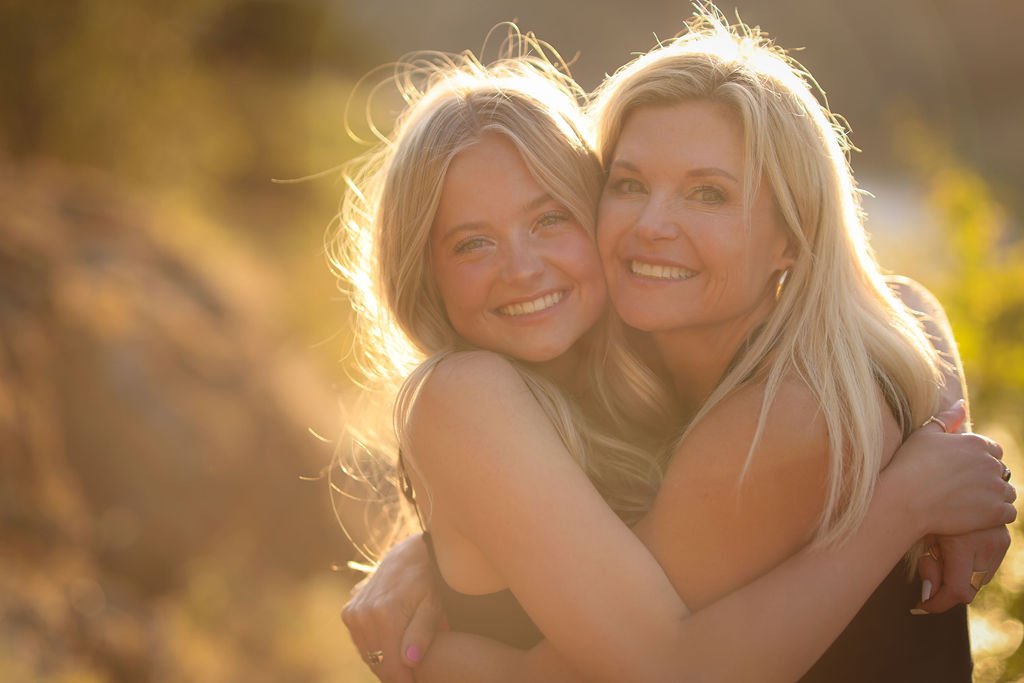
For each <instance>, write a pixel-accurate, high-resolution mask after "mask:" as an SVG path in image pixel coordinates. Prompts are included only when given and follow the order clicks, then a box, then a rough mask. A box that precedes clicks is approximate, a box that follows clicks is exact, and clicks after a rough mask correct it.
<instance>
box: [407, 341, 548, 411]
mask: <svg viewBox="0 0 1024 683" xmlns="http://www.w3.org/2000/svg"><path fill="white" fill-rule="evenodd" d="M421 382H422V383H421V385H420V387H419V388H418V391H417V395H416V399H415V406H416V410H417V411H418V410H421V409H423V408H440V409H444V408H445V407H447V408H448V409H450V410H460V411H461V410H474V406H476V407H478V408H480V409H484V408H486V407H487V406H488V405H490V404H492V403H493V402H495V400H503V399H508V398H510V397H512V396H516V395H527V394H528V389H527V387H526V384H525V382H524V381H523V379H522V377H521V376H520V374H519V372H518V371H517V370H516V368H515V366H513V365H512V362H511V361H510V360H509V359H508V358H506V357H504V356H502V355H500V354H497V353H492V352H490V351H462V352H458V353H452V354H448V355H447V356H445V357H444V358H443V359H441V360H440V361H438V362H437V363H436V364H435V365H434V366H433V367H432V368H431V369H430V371H429V375H428V376H426V377H425V378H423V379H422V380H421ZM414 412H416V411H414Z"/></svg>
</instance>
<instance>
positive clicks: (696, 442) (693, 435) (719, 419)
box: [670, 375, 829, 477]
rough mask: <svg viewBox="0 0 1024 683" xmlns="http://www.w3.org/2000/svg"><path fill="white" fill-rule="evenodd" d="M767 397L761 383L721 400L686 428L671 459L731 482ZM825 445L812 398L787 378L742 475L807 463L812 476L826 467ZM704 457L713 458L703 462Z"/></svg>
mask: <svg viewBox="0 0 1024 683" xmlns="http://www.w3.org/2000/svg"><path fill="white" fill-rule="evenodd" d="M766 391H767V387H766V385H765V384H764V383H755V384H750V385H747V386H744V387H741V388H739V389H737V390H736V391H734V392H732V393H731V394H730V395H729V396H727V397H725V398H724V399H723V400H722V401H720V402H719V403H718V404H717V405H715V406H714V407H713V408H712V409H711V410H710V411H709V412H708V413H707V415H706V416H705V417H704V418H703V419H701V420H700V421H699V422H698V423H697V424H695V425H694V426H693V427H692V428H691V430H690V432H689V433H688V434H687V437H686V438H685V439H684V440H683V441H682V442H680V444H679V446H678V448H677V452H676V456H682V460H683V461H686V460H692V459H700V460H701V461H704V462H705V467H707V466H708V464H710V467H711V468H713V469H714V470H718V471H719V472H718V474H719V475H720V476H723V477H735V476H737V475H738V473H739V472H741V471H744V470H745V469H746V464H747V460H748V455H751V450H750V449H751V445H752V444H755V436H756V435H757V428H758V423H759V421H760V419H761V413H762V410H763V406H764V401H765V395H766ZM828 443H829V441H828V428H827V426H826V422H825V418H824V415H823V414H822V413H821V409H820V406H819V403H818V400H817V398H816V397H815V395H814V392H813V391H811V389H810V387H808V386H807V384H806V383H805V382H803V381H802V380H801V379H800V378H799V377H797V376H796V375H792V376H789V377H786V378H784V379H783V381H782V382H781V384H780V385H779V386H778V388H777V391H776V392H775V395H774V396H773V397H772V400H771V402H770V405H769V406H768V410H767V412H766V413H765V416H764V427H763V430H762V431H761V434H760V436H759V438H758V439H757V441H756V446H755V448H754V450H753V453H752V460H751V461H750V463H751V468H750V470H749V471H748V472H747V474H748V475H751V476H754V475H756V473H757V472H764V471H766V470H768V469H779V468H784V469H788V468H789V467H790V466H792V465H793V464H795V463H798V462H805V463H808V464H809V465H810V467H809V473H811V472H813V471H816V470H818V468H819V467H824V466H825V465H826V464H827V457H828ZM709 452H713V453H714V458H708V457H707V455H708V453H709ZM674 463H675V460H673V464H674ZM670 471H671V470H670Z"/></svg>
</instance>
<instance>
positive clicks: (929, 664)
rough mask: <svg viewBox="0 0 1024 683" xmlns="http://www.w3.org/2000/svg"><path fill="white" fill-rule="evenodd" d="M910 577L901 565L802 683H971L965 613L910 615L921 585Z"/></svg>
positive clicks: (959, 609)
mask: <svg viewBox="0 0 1024 683" xmlns="http://www.w3.org/2000/svg"><path fill="white" fill-rule="evenodd" d="M906 572H907V570H906V566H905V565H904V564H903V563H902V562H901V563H900V564H898V565H896V567H895V568H893V570H892V571H891V572H890V573H889V576H887V577H885V580H884V581H882V583H881V584H880V585H879V586H878V588H876V589H875V592H874V593H872V594H871V597H869V598H868V601H867V602H866V603H864V606H863V607H862V608H861V610H860V612H858V613H857V616H856V617H854V619H853V621H852V622H850V625H849V626H847V627H846V629H845V630H844V631H843V632H842V634H841V635H840V636H839V638H838V639H836V641H835V642H834V643H832V646H831V647H829V649H828V650H827V651H826V652H825V654H824V655H823V656H822V658H821V659H819V660H818V662H817V663H816V664H815V665H814V666H813V667H812V668H811V670H810V671H809V672H807V675H805V676H804V677H803V678H801V679H800V681H801V682H802V683H855V682H856V683H861V682H862V681H883V682H884V681H892V682H894V683H895V682H897V681H899V682H901V683H902V682H903V681H928V683H970V681H971V670H972V669H973V663H972V661H971V645H970V639H969V638H968V635H967V608H966V607H965V606H964V605H957V606H956V607H954V608H953V609H951V610H949V611H948V612H944V613H942V614H934V615H932V614H929V615H921V616H914V615H912V614H911V613H910V609H911V608H912V607H913V606H914V605H915V604H917V602H918V600H920V598H921V584H920V583H919V582H918V581H916V580H915V581H908V580H907V578H906Z"/></svg>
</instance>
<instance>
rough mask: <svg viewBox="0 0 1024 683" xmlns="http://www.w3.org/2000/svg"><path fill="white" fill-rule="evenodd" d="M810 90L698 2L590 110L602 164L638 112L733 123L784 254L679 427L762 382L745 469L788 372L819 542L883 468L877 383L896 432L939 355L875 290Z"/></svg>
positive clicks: (837, 161) (752, 188)
mask: <svg viewBox="0 0 1024 683" xmlns="http://www.w3.org/2000/svg"><path fill="white" fill-rule="evenodd" d="M816 88H817V86H816V84H815V83H814V81H813V80H812V79H811V77H810V75H809V74H808V73H807V72H806V71H804V70H803V68H802V67H801V66H800V65H799V64H798V63H797V62H795V61H794V60H792V59H791V58H789V57H788V56H787V55H786V54H785V53H784V52H783V51H782V50H781V49H779V48H778V47H776V46H774V45H773V44H772V43H771V42H770V41H769V40H768V39H767V38H766V37H765V36H763V35H762V34H761V33H760V32H759V31H758V30H757V29H756V28H753V29H752V28H749V27H747V26H744V25H743V24H737V25H732V26H730V25H729V24H728V23H727V22H726V21H725V20H724V18H723V17H722V15H721V14H720V13H718V12H717V11H716V10H714V9H713V8H710V6H704V7H702V8H700V9H699V10H698V12H697V14H696V15H695V18H694V19H693V20H691V21H690V22H689V24H688V27H687V30H686V32H685V33H683V34H681V35H680V36H678V37H677V38H675V39H673V40H671V41H668V42H666V43H664V44H661V45H659V46H657V47H656V48H654V49H653V50H651V51H650V52H648V53H646V54H644V55H642V56H640V57H638V58H636V59H635V60H633V61H632V62H630V63H629V64H627V65H625V66H624V67H622V68H621V69H620V70H619V71H617V72H616V73H615V74H614V75H613V76H611V77H609V78H608V79H607V80H606V81H605V82H604V83H603V84H602V85H601V87H600V88H599V89H598V91H597V92H596V93H595V99H594V101H593V103H592V109H591V112H590V114H591V117H592V120H593V121H594V125H595V130H596V145H597V149H598V152H599V154H600V156H601V159H602V161H603V163H605V164H608V163H610V161H611V160H612V157H613V155H614V151H615V146H616V144H617V141H618V138H619V135H620V133H621V131H622V127H623V125H624V123H625V122H626V120H627V119H628V118H629V116H630V114H631V113H632V112H633V111H635V110H636V109H638V108H640V107H658V106H670V105H673V104H678V103H681V102H688V101H708V102H714V103H717V104H721V105H724V106H726V107H728V108H729V109H730V110H732V111H733V112H735V113H736V114H737V115H738V117H739V120H740V121H742V125H743V131H744V139H745V140H744V141H745V159H746V168H745V177H744V183H743V187H744V195H745V197H744V199H745V205H746V206H747V207H748V211H749V206H750V205H751V201H750V200H751V198H752V197H753V196H754V195H755V194H756V192H757V190H758V185H759V183H760V182H761V179H762V178H763V179H765V180H766V181H767V183H768V185H769V186H770V189H771V191H772V194H773V196H774V199H775V203H776V205H777V207H778V211H779V214H780V215H781V216H782V218H783V222H784V225H785V228H784V229H785V230H786V232H787V236H788V240H789V242H790V244H791V246H792V248H793V249H794V251H795V253H796V259H795V262H794V263H793V266H792V268H791V270H790V273H789V276H788V280H787V281H786V283H785V287H784V288H783V289H782V291H781V296H780V297H779V300H778V302H777V305H776V306H775V307H774V309H773V310H772V312H771V313H770V314H769V317H768V319H767V320H766V321H765V323H764V325H763V326H762V328H761V330H760V332H759V333H757V334H756V335H753V336H752V338H751V339H750V340H749V343H748V344H747V345H746V346H745V348H744V349H743V350H742V351H741V352H740V354H739V356H738V357H737V358H736V359H735V361H734V363H733V365H732V366H731V367H730V369H729V370H728V371H727V372H726V374H725V376H724V377H723V378H722V380H721V381H720V382H719V384H718V386H717V387H716V388H715V390H714V391H713V393H712V394H711V396H710V397H709V399H708V400H707V401H706V403H705V404H704V405H703V406H702V407H701V409H700V410H699V411H698V413H697V415H696V416H695V418H694V420H693V421H692V422H691V423H690V424H691V426H692V424H693V423H695V422H696V421H698V420H700V419H701V417H703V416H704V415H706V414H707V413H708V411H710V410H711V409H712V408H713V407H714V406H715V405H716V404H717V403H718V402H719V401H721V400H722V399H723V398H725V397H726V396H728V395H729V394H730V393H732V392H734V391H736V390H737V389H739V388H740V387H743V386H745V385H749V384H752V383H758V382H763V383H764V384H765V386H766V391H765V394H764V401H763V403H762V406H761V413H760V417H759V420H758V426H757V431H756V435H755V437H754V443H753V444H751V448H750V452H749V453H748V458H747V466H749V464H750V458H751V457H752V456H753V452H754V447H755V446H756V443H757V441H758V439H759V438H760V436H761V434H762V433H763V429H764V425H765V420H766V417H767V413H768V409H769V407H770V405H771V403H772V400H773V398H774V396H775V395H776V393H777V391H778V388H779V386H780V383H781V382H782V381H783V380H784V379H785V378H786V377H788V376H796V377H798V378H800V379H801V380H802V381H803V382H804V383H806V385H807V387H809V389H810V390H811V391H812V392H813V394H814V396H815V397H816V398H817V400H818V401H819V403H820V405H821V412H822V415H823V416H824V419H825V422H826V425H827V427H828V434H829V449H830V465H829V477H828V485H827V486H828V489H827V497H826V503H825V507H824V510H823V512H822V515H821V519H820V523H819V526H818V531H817V535H816V540H817V541H818V542H820V543H833V542H836V541H839V540H841V539H843V538H845V537H846V536H848V535H849V534H850V533H851V532H852V531H853V530H855V529H856V528H857V526H858V525H859V523H860V521H861V520H862V519H863V517H864V515H865V514H866V511H867V508H868V505H869V502H870V500H871V496H872V493H873V491H874V486H875V483H876V480H877V476H878V472H879V469H880V467H881V464H882V462H883V457H884V453H883V444H882V433H883V414H882V408H881V406H880V404H879V401H878V399H877V396H878V393H877V392H878V389H879V387H881V390H882V392H883V395H884V397H885V399H886V402H887V403H888V405H889V407H890V409H891V410H892V412H893V414H894V415H895V416H896V419H897V421H898V422H899V424H900V426H901V428H902V429H903V432H904V435H906V434H907V433H908V432H909V431H910V430H911V429H912V428H913V427H914V426H915V425H919V424H921V423H922V421H923V420H925V419H926V418H927V417H928V416H929V415H931V414H932V413H933V412H934V410H935V409H936V402H937V400H938V394H939V387H940V386H941V383H942V376H941V365H942V361H941V359H940V358H939V356H938V355H937V352H936V351H935V350H934V348H933V347H932V345H931V344H930V343H929V341H928V339H927V337H926V336H925V334H924V332H923V330H922V327H921V325H920V324H919V322H918V320H917V319H916V318H915V317H914V315H913V314H912V313H911V312H910V311H909V310H908V309H907V308H906V307H905V306H904V305H903V304H902V303H901V302H900V301H899V300H898V299H897V298H896V297H895V296H894V294H893V292H892V291H890V289H889V287H888V286H887V285H886V282H885V280H884V277H883V274H882V272H881V270H880V268H879V265H878V263H877V261H876V260H875V257H874V255H873V253H872V250H871V248H870V245H869V243H868V238H867V235H866V232H865V230H864V226H863V216H862V212H861V208H860V202H859V195H858V191H857V189H856V184H855V182H854V178H853V175H852V172H851V169H850V165H849V159H848V153H849V151H850V149H851V145H850V143H849V141H848V138H847V136H846V133H845V131H844V127H843V125H841V123H840V121H839V120H838V119H837V117H836V116H834V115H833V114H832V113H831V112H830V111H829V109H828V108H827V105H825V104H821V103H819V101H818V99H817V98H816V96H815V90H816ZM684 438H685V434H684Z"/></svg>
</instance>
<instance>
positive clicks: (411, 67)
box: [329, 30, 673, 521]
mask: <svg viewBox="0 0 1024 683" xmlns="http://www.w3.org/2000/svg"><path fill="white" fill-rule="evenodd" d="M503 53H504V54H505V55H507V56H506V57H504V58H501V59H499V60H497V61H495V62H493V63H491V64H489V65H484V64H482V63H481V62H480V61H479V60H478V59H477V58H476V57H474V56H473V55H472V54H470V53H463V54H460V55H447V54H438V53H431V54H427V55H422V56H419V57H417V58H415V59H412V60H409V61H407V62H406V63H404V64H403V65H402V66H401V67H400V68H399V70H398V72H397V74H396V77H395V83H397V85H398V86H399V89H400V91H401V93H402V95H403V97H404V98H405V101H406V103H407V107H406V109H405V110H404V111H403V112H402V114H401V115H400V116H399V117H398V120H397V122H396V124H395V127H394V131H393V133H392V134H391V135H390V136H389V137H388V138H387V139H385V140H384V141H383V142H382V144H381V145H380V146H379V147H378V148H377V149H375V150H373V151H371V152H370V153H369V154H367V155H365V156H364V157H362V158H361V159H360V160H358V161H357V162H356V164H355V170H350V172H348V173H347V174H346V184H347V192H346V193H345V196H344V198H343V200H342V205H341V210H340V214H339V217H338V226H337V227H338V229H337V233H336V235H335V238H334V239H333V240H332V241H331V243H330V244H329V250H330V254H331V262H332V264H333V266H334V268H335V270H336V272H337V273H338V274H339V275H340V276H341V279H342V286H343V289H344V290H345V291H346V292H347V293H348V294H349V296H350V298H351V302H352V306H353V308H354V310H355V312H356V313H357V316H356V318H357V319H356V326H355V334H356V336H355V345H354V352H355V357H356V360H357V364H358V366H359V367H360V369H361V371H362V373H361V374H362V377H363V381H364V384H365V387H366V388H367V389H372V390H375V391H377V392H378V393H381V394H383V395H385V396H388V397H389V398H390V399H396V398H397V401H396V402H395V411H394V425H393V427H394V433H395V434H397V436H398V444H392V445H391V446H390V447H384V448H379V447H378V448H377V450H378V451H381V452H384V453H397V449H396V448H395V446H396V445H399V444H400V443H401V441H402V440H403V438H402V437H403V435H404V432H405V423H406V421H407V418H408V414H409V409H410V408H411V405H412V403H413V402H414V401H415V396H416V393H417V391H418V389H419V387H420V386H421V384H422V382H423V381H424V380H425V379H426V378H427V377H428V376H429V373H430V370H431V369H432V368H433V367H434V366H436V364H437V363H438V362H440V361H441V360H442V359H443V358H444V357H445V356H446V355H448V354H450V353H451V352H453V351H459V350H465V349H468V348H470V346H469V345H468V343H467V342H466V341H465V340H464V339H462V338H461V337H460V336H459V334H458V333H457V332H456V330H455V329H454V328H453V327H452V325H451V323H450V321H449V320H448V317H447V315H446V313H445V307H444V302H443V301H442V300H441V297H440V294H439V292H438V288H437V286H436V283H435V279H434V275H433V273H432V272H431V264H430V258H429V253H430V246H429V237H430V232H431V227H432V225H433V222H434V216H435V213H436V211H437V206H438V202H439V200H440V196H441V190H442V187H443V184H444V179H445V173H446V171H447V169H448V167H449V164H450V163H451V161H452V159H454V158H455V157H456V156H457V155H458V154H459V153H460V152H461V151H463V150H465V149H467V148H469V147H471V146H472V145H474V144H476V143H477V142H478V141H479V140H480V139H481V137H482V136H483V135H484V134H499V135H502V136H504V137H505V138H506V139H507V140H509V141H510V142H511V143H512V144H513V145H515V147H516V149H517V150H518V151H519V153H520V154H521V155H522V158H523V161H524V162H525V163H526V165H527V167H528V168H529V170H530V172H531V173H532V175H533V176H534V178H535V179H536V180H537V182H538V183H539V184H540V185H541V186H543V187H544V189H545V190H546V191H547V192H549V193H550V194H551V196H552V197H554V198H556V199H557V200H558V201H559V202H561V203H562V204H563V205H565V206H566V208H567V209H568V210H569V211H570V212H572V214H573V215H574V216H575V217H576V219H577V220H578V221H579V222H580V223H581V224H582V225H584V226H588V227H589V228H590V229H591V232H592V231H593V225H594V222H595V207H596V205H597V200H598V198H599V195H600V192H601V186H602V183H603V175H602V172H601V167H600V164H599V163H598V160H597V156H596V154H595V153H594V151H593V148H592V146H591V144H590V142H589V140H588V138H587V130H588V129H587V127H586V126H585V125H584V124H585V120H584V119H583V115H582V111H581V108H580V105H581V103H582V102H583V100H584V99H585V97H584V93H583V92H582V91H581V90H580V89H579V87H578V86H577V85H576V83H575V82H574V81H573V80H572V79H571V77H570V76H569V75H568V71H567V70H566V69H565V68H564V64H561V62H559V61H558V60H557V54H556V53H554V52H553V51H552V50H551V49H550V48H549V47H548V46H546V45H545V44H543V43H541V42H540V41H537V40H536V39H535V38H533V36H532V35H529V34H527V35H522V34H519V33H518V32H517V31H514V30H513V31H512V32H511V33H510V41H508V42H507V43H506V46H505V48H504V50H503ZM556 64H558V65H559V66H556ZM560 67H561V68H560ZM606 318H607V319H606V320H604V321H603V322H601V323H599V324H598V325H597V326H596V328H595V330H593V331H592V332H591V333H589V334H588V336H587V339H586V340H585V341H584V349H585V356H584V357H585V365H584V367H585V368H586V370H585V372H587V374H588V379H589V381H590V387H589V394H588V399H587V400H586V401H585V403H586V406H580V405H579V404H578V403H577V402H575V401H571V400H569V399H567V398H566V394H565V392H564V391H562V389H561V388H560V387H558V386H556V385H555V384H554V383H553V382H551V381H550V380H548V379H546V378H544V377H543V376H541V375H539V374H538V373H536V372H535V371H533V370H531V369H530V367H529V366H527V365H526V364H523V363H515V365H516V367H517V369H518V370H519V371H520V374H521V375H522V376H523V378H524V381H526V383H527V385H528V386H529V387H530V389H531V391H533V393H534V395H535V396H536V397H537V400H538V402H539V403H540V404H541V406H542V407H543V408H544V410H545V412H546V414H547V415H548V417H549V418H550V419H551V420H552V422H553V423H554V425H555V426H556V428H557V430H558V432H559V434H560V436H561V438H562V440H563V442H564V443H565V446H566V448H567V449H568V450H569V452H570V453H571V455H572V457H573V458H574V459H575V460H576V461H577V462H578V463H579V464H580V465H581V467H583V469H584V470H585V471H586V473H587V474H588V476H589V477H590V478H591V480H592V481H594V483H595V485H596V486H597V487H598V489H599V490H600V491H601V492H602V494H603V495H604V496H605V498H606V500H607V501H608V502H609V504H610V505H611V506H612V507H613V508H614V509H615V510H616V511H617V512H618V513H619V514H620V515H621V516H622V517H623V518H624V519H626V520H630V521H632V520H634V519H636V518H638V517H639V516H640V515H641V514H642V513H643V512H645V511H646V510H647V509H648V508H649V506H650V502H651V500H652V498H653V495H654V493H655V492H656V490H657V486H658V484H659V482H660V476H661V471H662V467H661V465H662V463H661V460H660V458H659V451H661V450H662V449H659V448H658V447H657V446H658V444H659V440H663V439H664V438H665V436H666V435H667V434H668V432H669V430H670V429H671V425H672V419H673V414H672V409H671V403H670V402H669V401H668V399H667V394H666V393H665V391H664V388H663V387H662V385H661V384H660V382H659V381H658V380H657V379H656V378H655V377H654V375H653V374H652V373H651V372H650V370H649V369H647V367H646V366H645V365H644V364H643V363H641V362H640V361H639V360H637V358H636V357H635V356H634V355H633V354H632V352H631V351H630V350H629V345H628V344H625V343H622V342H621V341H620V336H619V335H620V333H621V325H619V324H618V323H617V321H616V320H615V319H614V316H612V315H610V314H609V315H608V316H606ZM407 377H408V380H406V378H407ZM403 381H404V385H403V386H401V388H399V385H400V384H401V383H402V382H403ZM584 407H585V408H586V409H585V410H584V409H583V408H584ZM378 436H379V434H378ZM377 441H379V439H377ZM391 460H392V462H393V457H392V458H391Z"/></svg>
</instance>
